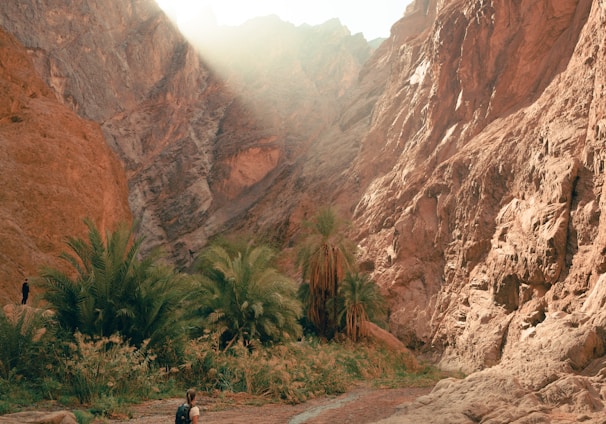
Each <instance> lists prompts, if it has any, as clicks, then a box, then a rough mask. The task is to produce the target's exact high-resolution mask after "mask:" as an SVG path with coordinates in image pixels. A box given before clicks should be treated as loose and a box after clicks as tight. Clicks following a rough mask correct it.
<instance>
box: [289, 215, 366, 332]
mask: <svg viewBox="0 0 606 424" xmlns="http://www.w3.org/2000/svg"><path fill="white" fill-rule="evenodd" d="M308 226H309V227H310V229H311V232H310V233H309V235H308V236H307V238H306V239H305V241H304V243H303V245H302V247H301V248H300V249H299V252H298V255H297V266H300V267H301V271H302V276H303V280H304V281H305V280H308V281H309V297H308V298H309V303H308V305H307V307H308V309H307V314H308V317H309V319H310V321H311V322H312V323H313V324H314V326H315V327H316V330H317V331H318V334H319V335H320V336H321V337H332V336H333V335H334V332H335V331H336V329H337V325H338V321H337V302H336V297H337V294H338V291H339V282H340V281H341V279H342V278H343V277H344V275H345V272H346V271H347V270H349V269H350V268H351V267H352V264H353V252H354V247H353V244H352V243H351V242H350V241H348V240H347V239H345V238H344V237H343V236H342V234H341V233H340V230H341V227H342V223H341V222H340V221H339V220H338V219H337V217H336V215H335V213H334V212H333V211H332V210H331V209H330V208H327V209H322V210H321V211H320V212H319V213H318V214H317V215H316V216H315V217H314V218H313V219H312V221H311V222H310V223H308Z"/></svg>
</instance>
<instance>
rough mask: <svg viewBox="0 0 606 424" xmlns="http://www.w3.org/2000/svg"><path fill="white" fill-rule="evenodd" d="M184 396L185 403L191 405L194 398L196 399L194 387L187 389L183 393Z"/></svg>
mask: <svg viewBox="0 0 606 424" xmlns="http://www.w3.org/2000/svg"><path fill="white" fill-rule="evenodd" d="M185 398H186V399H187V403H188V404H190V405H192V404H193V403H194V400H196V391H195V390H194V389H188V390H187V392H186V393H185Z"/></svg>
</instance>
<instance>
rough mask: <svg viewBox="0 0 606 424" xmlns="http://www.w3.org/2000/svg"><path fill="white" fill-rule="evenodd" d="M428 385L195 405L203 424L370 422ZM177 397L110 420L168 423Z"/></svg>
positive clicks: (421, 392) (211, 400)
mask: <svg viewBox="0 0 606 424" xmlns="http://www.w3.org/2000/svg"><path fill="white" fill-rule="evenodd" d="M430 391H431V388H427V387H423V388H398V389H375V388H366V387H362V388H357V389H355V390H352V391H350V392H348V393H345V394H342V395H340V396H334V397H323V398H317V399H312V400H309V401H307V402H305V403H303V404H299V405H286V404H267V405H262V406H256V405H254V401H252V400H251V399H247V398H241V399H237V398H233V399H231V400H230V402H226V399H220V398H214V397H205V396H202V397H200V399H199V402H198V405H199V406H201V408H202V409H203V412H202V420H201V421H202V422H203V423H231V424H251V423H264V424H272V423H275V424H278V423H280V424H284V423H289V424H320V423H331V424H339V423H356V424H364V423H374V422H377V421H379V420H382V419H384V418H387V417H390V416H392V415H393V414H394V413H395V412H396V410H397V409H398V408H399V407H400V406H401V405H403V404H407V403H410V402H412V401H414V400H415V399H416V398H418V397H419V396H423V395H426V394H428V393H429V392H430ZM180 402H182V400H181V399H166V400H158V401H151V402H147V403H144V404H141V405H138V406H136V407H134V408H132V410H131V412H132V418H130V419H121V420H112V421H111V423H116V424H117V423H132V424H138V423H141V424H142V423H145V424H160V423H163V424H164V423H167V422H172V420H174V414H175V411H176V409H177V406H178V405H179V403H180Z"/></svg>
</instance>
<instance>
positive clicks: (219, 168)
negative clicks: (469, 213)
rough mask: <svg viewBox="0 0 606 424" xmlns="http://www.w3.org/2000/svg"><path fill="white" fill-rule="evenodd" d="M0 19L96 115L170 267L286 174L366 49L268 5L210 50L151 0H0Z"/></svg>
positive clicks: (74, 103)
mask: <svg viewBox="0 0 606 424" xmlns="http://www.w3.org/2000/svg"><path fill="white" fill-rule="evenodd" d="M0 25H1V26H3V27H4V28H6V29H7V30H8V31H10V32H12V33H13V34H15V35H16V36H17V38H18V39H19V40H20V41H21V42H22V43H23V44H24V45H25V46H26V47H27V48H28V49H29V50H30V52H31V54H32V56H33V58H34V62H35V63H36V67H37V69H38V71H39V72H40V74H41V75H42V76H43V78H44V79H45V80H46V81H47V83H48V85H50V86H51V87H52V88H53V89H54V90H55V91H56V93H57V95H58V97H59V98H60V99H61V100H62V101H63V102H64V103H65V104H66V105H69V106H70V107H71V108H72V109H74V110H75V111H76V112H78V113H79V114H80V115H81V116H83V117H85V118H88V119H92V120H94V121H96V122H98V123H99V124H100V125H101V126H102V128H103V131H104V134H105V136H106V138H107V141H108V144H109V145H110V146H111V147H112V149H113V150H114V151H115V152H117V154H118V155H119V157H120V158H121V160H122V162H123V163H124V166H125V169H126V172H127V178H128V184H129V204H130V208H131V210H132V211H133V216H134V218H135V220H136V222H137V223H138V225H139V231H140V233H141V234H144V235H145V245H144V251H145V250H149V249H153V248H155V247H162V248H163V249H164V250H165V251H166V252H167V254H168V256H169V257H171V258H173V260H175V261H176V262H177V263H178V264H180V265H182V266H185V265H187V264H188V261H189V260H190V254H189V252H190V251H192V252H196V251H198V250H199V249H200V248H201V247H203V246H204V245H205V244H206V243H207V240H208V238H209V237H212V236H213V235H215V234H217V233H218V232H220V231H223V230H224V229H225V228H226V227H227V228H229V227H230V225H232V224H231V223H233V222H235V221H238V219H239V218H241V217H242V216H244V215H245V214H246V213H247V210H248V209H249V208H250V207H251V206H252V205H254V204H255V203H256V202H258V201H260V199H262V198H263V197H264V196H265V194H266V191H267V187H269V186H271V184H273V182H274V181H275V180H276V178H277V177H278V176H283V175H284V174H285V173H289V172H290V171H289V170H290V169H291V167H292V165H293V163H295V162H296V161H298V160H299V158H300V157H301V155H302V153H303V152H305V150H306V149H307V145H308V144H309V140H310V139H312V138H313V137H314V136H315V135H316V134H317V133H319V132H320V131H321V130H322V129H323V128H325V127H326V126H327V125H328V123H331V122H332V120H333V117H334V115H335V111H336V110H337V108H336V107H335V104H336V103H337V102H338V98H339V97H340V96H342V95H343V93H344V92H345V91H346V89H347V88H348V87H350V86H351V85H352V84H353V82H354V81H355V78H356V76H357V74H358V72H359V69H360V67H361V66H362V63H363V62H364V60H365V59H366V58H367V57H368V56H369V55H370V51H371V49H370V47H369V46H368V44H367V43H366V42H365V40H364V39H363V38H361V37H352V36H351V35H350V34H349V32H348V31H347V30H346V29H345V28H344V27H343V26H341V25H340V24H339V23H338V22H332V23H330V22H329V23H327V24H325V25H324V26H321V27H318V28H311V27H310V28H295V27H294V26H293V25H290V24H286V23H283V22H280V21H278V20H277V19H276V18H271V17H270V18H265V19H261V20H258V21H252V22H251V23H249V24H248V26H244V27H243V28H241V29H225V30H223V32H218V33H216V34H215V38H214V40H216V43H215V51H217V49H216V48H217V47H218V48H219V50H224V51H225V52H226V53H228V55H227V56H222V58H221V60H219V59H218V58H217V57H216V55H213V54H210V53H209V52H205V51H202V53H203V54H202V55H200V54H199V51H198V50H196V49H195V48H194V47H193V46H192V45H191V44H190V43H189V42H188V41H187V40H186V39H185V38H184V37H183V36H182V35H181V34H180V33H179V31H178V30H177V29H176V28H175V27H174V25H173V24H172V23H171V22H170V20H169V19H168V18H167V17H166V16H165V15H164V13H163V12H162V11H161V10H160V9H159V8H158V6H157V5H156V3H155V2H154V1H153V0H129V1H125V2H110V1H105V2H97V1H82V2H78V3H77V4H76V5H75V6H74V7H68V6H67V5H65V4H64V2H57V1H52V0H45V1H42V2H40V1H29V0H27V1H20V2H3V3H2V4H0ZM260 29H262V30H260ZM217 37H218V38H217ZM221 40H227V41H225V42H223V41H221ZM310 40H311V41H310ZM302 45H305V46H306V48H307V50H304V49H302V48H301V47H302ZM253 51H254V52H256V54H254V55H252V54H251V52H253ZM317 55H319V56H317ZM331 56H334V58H332V57H331ZM322 57H323V58H329V59H330V60H329V61H328V62H326V61H325V60H318V58H322ZM226 62H227V63H226ZM225 64H227V65H230V66H229V68H228V69H231V71H228V70H226V68H225V67H223V66H221V65H225ZM234 69H239V70H240V72H235V71H234ZM242 69H245V71H242ZM234 87H235V89H234Z"/></svg>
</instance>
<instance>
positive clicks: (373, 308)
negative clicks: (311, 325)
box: [339, 273, 385, 342]
mask: <svg viewBox="0 0 606 424" xmlns="http://www.w3.org/2000/svg"><path fill="white" fill-rule="evenodd" d="M339 298H340V299H339V300H340V304H341V311H340V313H339V321H340V322H342V323H343V324H344V327H345V333H346V334H347V336H348V337H349V338H350V339H351V340H352V341H354V342H356V341H358V340H359V339H360V337H364V336H367V335H368V331H367V323H368V321H374V320H376V319H382V318H383V317H384V314H385V300H384V299H383V296H382V295H381V292H380V291H379V287H378V286H377V285H376V284H375V282H374V281H372V280H370V278H369V276H368V275H366V274H359V273H347V275H346V276H345V278H344V279H343V281H342V283H341V285H340V286H339Z"/></svg>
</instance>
